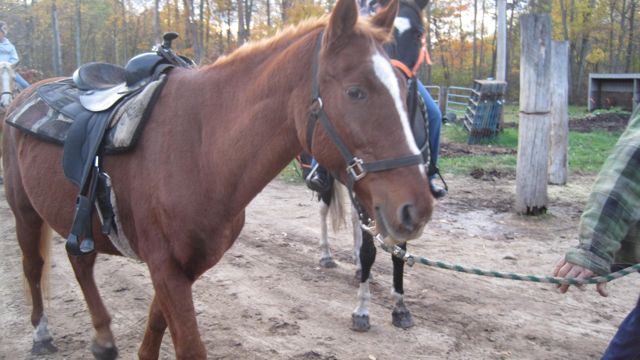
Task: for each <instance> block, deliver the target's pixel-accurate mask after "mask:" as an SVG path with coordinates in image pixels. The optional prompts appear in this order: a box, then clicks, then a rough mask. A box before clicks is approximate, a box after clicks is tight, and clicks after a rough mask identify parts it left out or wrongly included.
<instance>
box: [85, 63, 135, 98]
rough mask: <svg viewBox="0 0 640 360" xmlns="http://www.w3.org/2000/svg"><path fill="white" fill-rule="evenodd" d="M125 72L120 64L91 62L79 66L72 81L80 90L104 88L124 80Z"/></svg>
mask: <svg viewBox="0 0 640 360" xmlns="http://www.w3.org/2000/svg"><path fill="white" fill-rule="evenodd" d="M125 72H126V70H125V68H123V67H122V66H118V65H113V64H108V63H101V62H92V63H88V64H84V65H82V66H80V67H79V68H78V69H77V70H76V71H75V72H74V73H73V81H74V83H75V84H76V86H77V87H78V89H80V90H85V91H88V90H104V89H108V88H112V87H114V86H117V85H119V84H122V83H123V82H125V77H126V76H125Z"/></svg>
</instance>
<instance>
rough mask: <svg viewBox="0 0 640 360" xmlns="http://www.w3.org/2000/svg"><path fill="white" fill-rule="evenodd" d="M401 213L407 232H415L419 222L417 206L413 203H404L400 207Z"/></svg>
mask: <svg viewBox="0 0 640 360" xmlns="http://www.w3.org/2000/svg"><path fill="white" fill-rule="evenodd" d="M399 215H400V220H401V221H402V226H403V227H404V229H405V230H406V231H407V232H413V231H414V230H415V228H416V224H417V222H418V221H417V219H418V212H417V210H416V207H415V206H414V205H413V204H411V203H409V204H404V205H402V206H401V207H400V209H399Z"/></svg>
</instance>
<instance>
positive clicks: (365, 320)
mask: <svg viewBox="0 0 640 360" xmlns="http://www.w3.org/2000/svg"><path fill="white" fill-rule="evenodd" d="M369 329H371V325H370V324H369V315H356V314H351V330H353V331H358V332H365V331H369Z"/></svg>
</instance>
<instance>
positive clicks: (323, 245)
mask: <svg viewBox="0 0 640 360" xmlns="http://www.w3.org/2000/svg"><path fill="white" fill-rule="evenodd" d="M320 199H321V201H320V251H321V252H322V255H321V256H320V266H322V267H324V268H334V267H336V266H337V265H336V262H335V261H333V257H332V256H331V249H330V248H329V234H328V228H327V216H328V214H329V205H330V204H331V193H330V192H329V193H328V194H327V193H325V194H320Z"/></svg>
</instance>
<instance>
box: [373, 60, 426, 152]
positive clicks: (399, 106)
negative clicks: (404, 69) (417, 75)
mask: <svg viewBox="0 0 640 360" xmlns="http://www.w3.org/2000/svg"><path fill="white" fill-rule="evenodd" d="M371 60H372V61H373V69H374V71H375V72H376V75H377V76H378V78H379V79H380V82H382V83H383V84H384V86H386V88H387V90H389V93H390V94H391V98H392V99H393V103H394V105H395V106H396V110H397V111H398V115H399V118H400V123H401V124H402V131H403V132H404V137H405V141H406V143H407V146H408V147H409V149H410V150H411V152H412V153H413V154H420V150H419V149H418V145H416V141H415V139H414V138H413V132H412V131H411V125H410V124H409V116H408V115H407V112H406V111H405V109H404V101H403V100H402V97H401V96H400V86H398V79H397V78H396V74H395V72H394V71H393V68H392V67H391V63H390V62H389V61H388V60H387V59H386V58H385V57H384V56H382V55H381V54H380V53H379V52H377V51H376V53H375V54H373V57H372V58H371Z"/></svg>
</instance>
